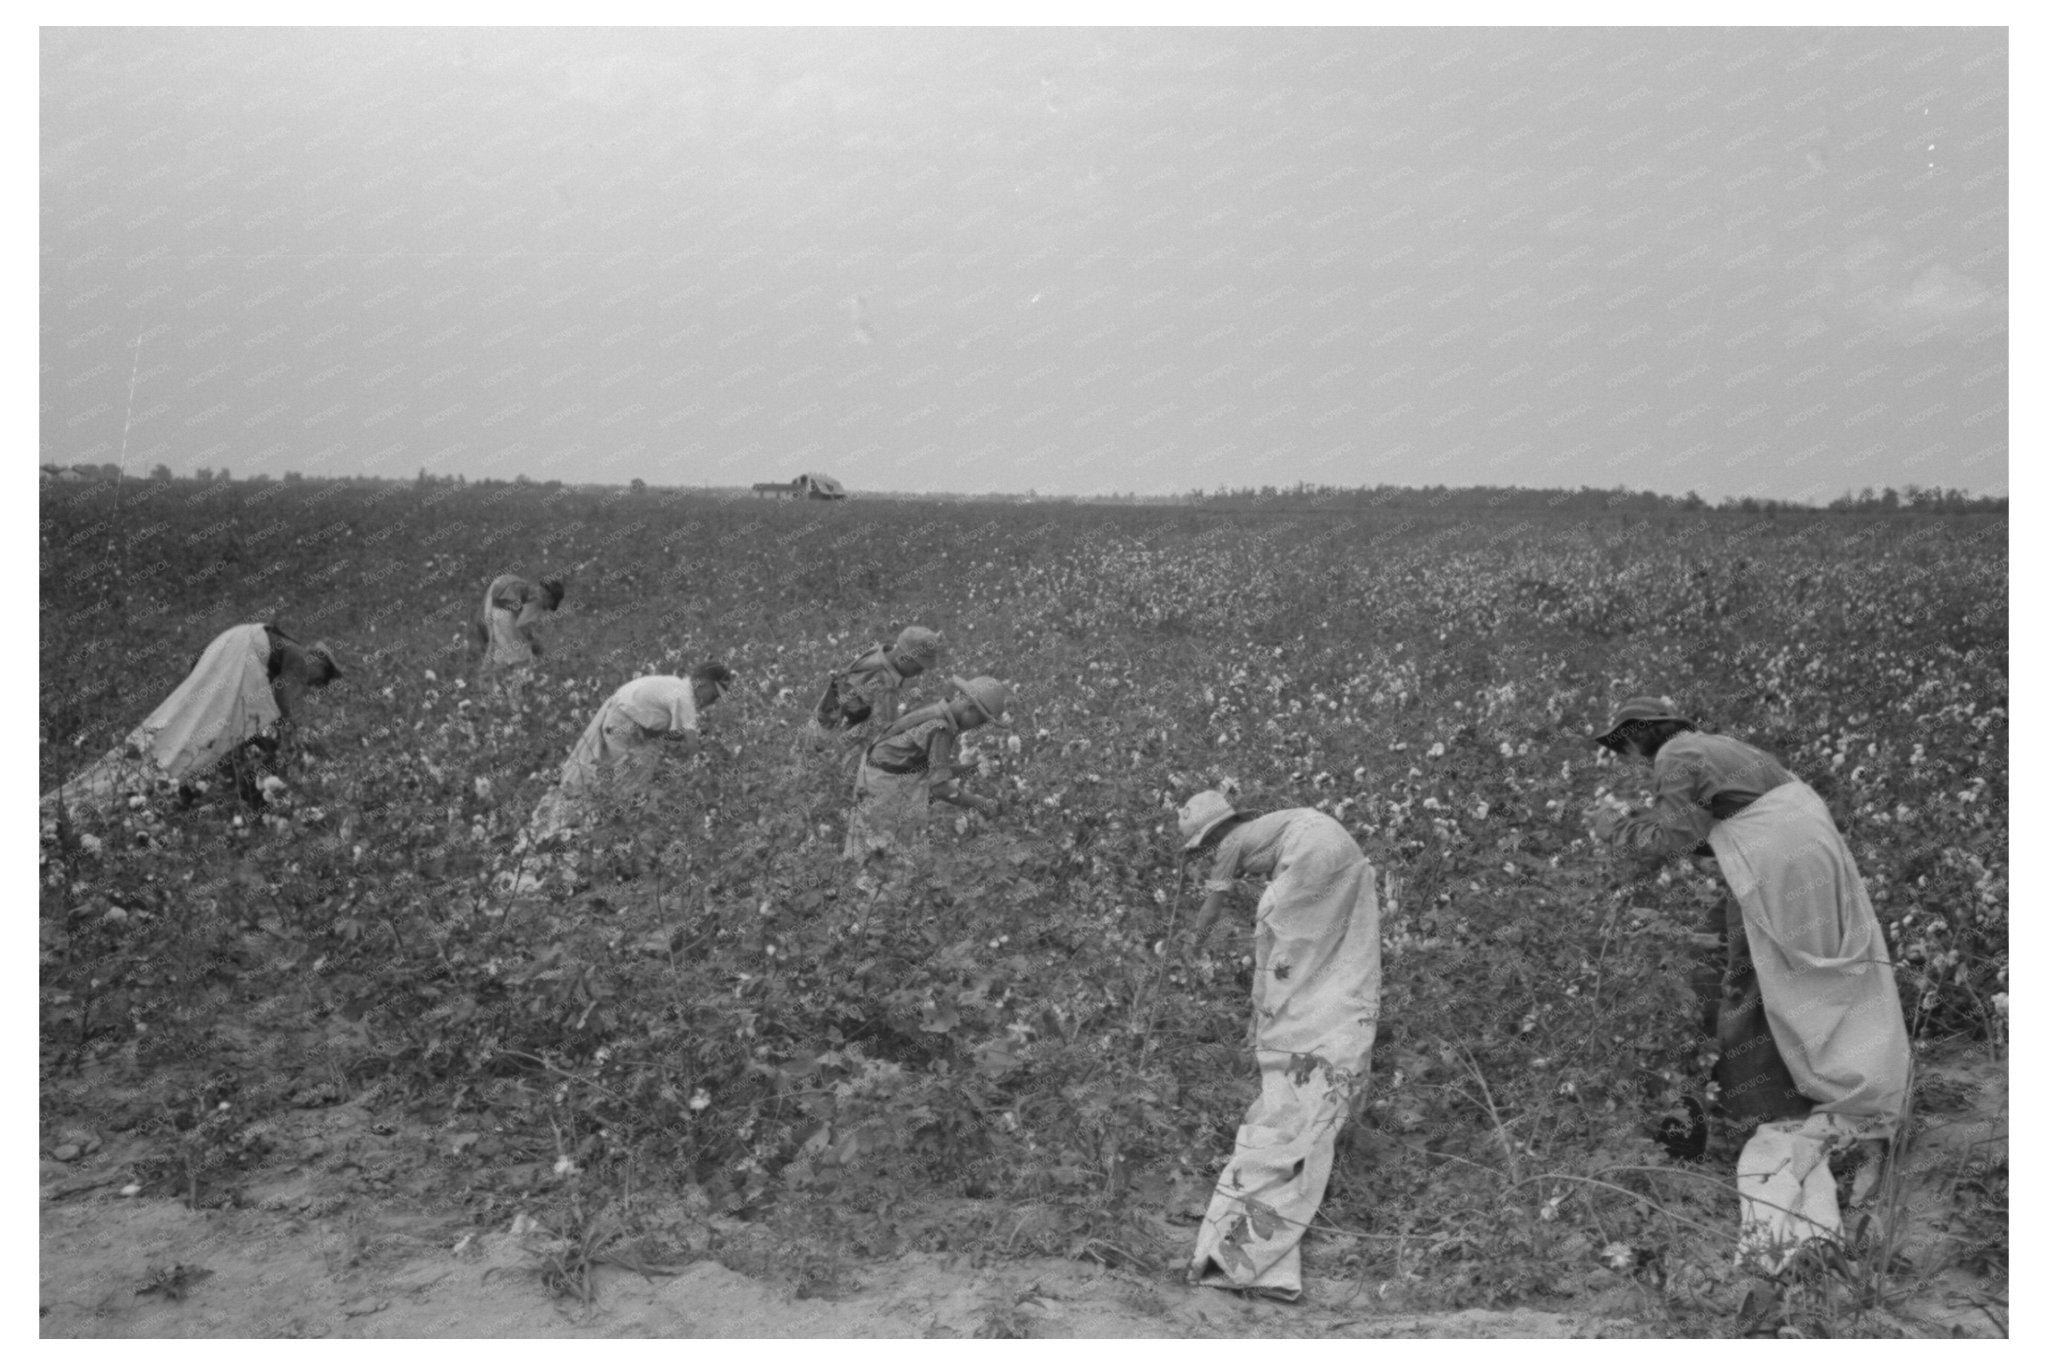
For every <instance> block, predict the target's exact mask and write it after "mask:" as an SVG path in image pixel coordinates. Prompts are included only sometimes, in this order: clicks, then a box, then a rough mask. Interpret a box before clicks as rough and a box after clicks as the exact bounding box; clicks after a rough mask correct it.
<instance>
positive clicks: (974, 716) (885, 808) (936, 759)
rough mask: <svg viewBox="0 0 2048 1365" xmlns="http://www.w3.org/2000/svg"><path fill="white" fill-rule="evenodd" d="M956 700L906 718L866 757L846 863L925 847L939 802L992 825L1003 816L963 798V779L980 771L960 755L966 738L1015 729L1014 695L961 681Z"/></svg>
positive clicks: (990, 681)
mask: <svg viewBox="0 0 2048 1365" xmlns="http://www.w3.org/2000/svg"><path fill="white" fill-rule="evenodd" d="M953 692H954V695H953V696H951V697H949V698H947V699H946V700H945V701H938V702H932V703H931V704H930V705H928V706H920V707H918V708H917V709H916V710H914V711H910V712H908V713H906V714H904V715H901V716H898V717H897V718H896V720H895V721H894V722H893V723H891V724H890V725H889V726H887V727H886V728H885V729H884V730H883V731H882V733H881V734H880V735H879V736H878V737H877V738H876V739H875V740H874V741H873V742H872V743H870V744H869V745H868V746H867V748H866V749H865V750H863V751H862V753H861V761H860V769H859V771H857V772H856V773H855V774H854V778H853V809H852V810H851V811H850V812H849V813H848V815H847V818H846V846H845V849H844V851H843V853H842V856H843V857H845V858H846V859H848V860H849V861H859V862H866V861H867V860H869V859H871V858H875V857H879V856H881V855H883V854H885V853H888V852H891V851H894V850H899V849H905V848H911V847H915V846H917V845H918V844H921V843H922V842H923V841H924V837H925V823H926V820H927V818H928V816H929V813H930V809H931V802H933V801H935V800H936V801H944V802H947V803H948V804H950V805H955V806H963V807H965V808H966V809H968V810H973V811H980V812H981V813H982V814H983V815H985V816H987V817H989V818H990V819H994V818H995V816H996V815H997V813H998V812H999V810H1000V809H1001V808H1000V807H999V806H998V805H997V803H996V802H994V801H992V800H990V799H988V798H987V797H977V796H970V795H968V794H967V793H965V792H963V791H961V790H960V779H961V778H962V777H964V776H966V775H967V774H968V773H971V772H973V771H975V767H976V765H974V764H971V763H955V762H954V761H953V755H954V753H955V751H956V749H957V747H958V745H959V740H960V736H961V735H962V734H964V733H965V732H967V731H969V730H975V729H979V728H980V727H981V726H983V725H1003V724H1006V723H1007V722H1006V721H1005V719H1004V715H1003V713H1004V711H1005V709H1007V707H1008V706H1009V702H1010V690H1009V688H1007V687H1005V686H1004V685H1003V684H1002V683H999V682H997V681H996V680H995V679H994V678H971V679H969V678H957V677H956V678H954V679H953Z"/></svg>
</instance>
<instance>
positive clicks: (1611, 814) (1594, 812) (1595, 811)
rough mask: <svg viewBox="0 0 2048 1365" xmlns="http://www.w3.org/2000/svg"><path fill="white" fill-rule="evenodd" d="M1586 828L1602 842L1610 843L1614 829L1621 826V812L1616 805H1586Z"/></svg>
mask: <svg viewBox="0 0 2048 1365" xmlns="http://www.w3.org/2000/svg"><path fill="white" fill-rule="evenodd" d="M1585 818H1586V828H1587V830H1589V831H1590V832H1591V833H1592V835H1593V837H1594V838H1595V839H1597V840H1599V841H1600V842H1601V843H1603V844H1605V843H1609V842H1611V841H1612V840H1613V838H1614V831H1615V830H1617V829H1619V828H1621V812H1620V811H1618V810H1616V809H1615V808H1614V807H1612V806H1609V805H1603V804H1596V805H1591V806H1588V807H1586V811H1585Z"/></svg>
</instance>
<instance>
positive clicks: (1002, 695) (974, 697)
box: [953, 677, 1010, 725]
mask: <svg viewBox="0 0 2048 1365" xmlns="http://www.w3.org/2000/svg"><path fill="white" fill-rule="evenodd" d="M953 690H954V691H956V692H958V693H959V694H960V695H961V696H963V697H965V698H967V700H969V701H971V702H973V703H974V709H975V710H977V711H979V712H981V714H982V715H983V717H985V718H986V719H987V720H988V722H989V724H991V725H1001V724H1003V723H1004V719H1005V718H1004V716H1003V711H1004V709H1005V708H1007V707H1008V706H1009V704H1010V689H1009V688H1007V687H1005V686H1003V685H1002V684H1001V683H999V682H997V681H996V680H995V679H994V678H957V677H956V678H954V679H953Z"/></svg>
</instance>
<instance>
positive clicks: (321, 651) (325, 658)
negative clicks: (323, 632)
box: [306, 640, 341, 678]
mask: <svg viewBox="0 0 2048 1365" xmlns="http://www.w3.org/2000/svg"><path fill="white" fill-rule="evenodd" d="M306 657H307V658H309V659H318V660H320V662H322V663H324V664H326V665H327V671H328V672H329V673H331V674H333V675H334V676H335V677H337V678H338V677H340V676H341V662H340V660H338V659H336V658H335V657H334V646H332V645H330V644H328V643H327V642H326V641H325V640H315V641H314V642H313V643H312V644H310V645H307V646H306Z"/></svg>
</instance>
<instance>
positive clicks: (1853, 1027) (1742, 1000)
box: [1587, 697, 1911, 1271]
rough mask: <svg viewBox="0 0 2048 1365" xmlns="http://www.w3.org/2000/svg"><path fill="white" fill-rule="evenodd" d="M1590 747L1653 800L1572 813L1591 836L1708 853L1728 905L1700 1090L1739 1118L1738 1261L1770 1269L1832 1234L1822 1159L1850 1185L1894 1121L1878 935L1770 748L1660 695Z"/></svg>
mask: <svg viewBox="0 0 2048 1365" xmlns="http://www.w3.org/2000/svg"><path fill="white" fill-rule="evenodd" d="M1594 739H1595V742H1597V743H1598V744H1600V745H1602V746H1603V747H1605V748H1607V749H1609V750H1612V751H1613V752H1614V753H1616V754H1619V755H1621V756H1622V757H1623V758H1624V759H1627V760H1630V761H1633V762H1637V763H1645V764H1648V765H1649V766H1650V770H1651V774H1652V780H1653V783H1654V786H1655V789H1656V798H1655V802H1654V804H1653V805H1652V806H1651V808H1650V809H1649V811H1648V812H1647V813H1635V812H1631V811H1628V810H1627V809H1625V808H1620V807H1617V806H1615V805H1611V804H1610V805H1606V806H1601V807H1596V808H1595V809H1593V810H1591V811H1589V812H1588V820H1587V823H1588V825H1589V827H1590V829H1591V831H1592V833H1593V835H1594V837H1595V839H1596V840H1598V841H1600V842H1603V843H1606V844H1608V845H1609V846H1610V847H1612V848H1614V849H1615V850H1617V851H1618V852H1620V853H1622V854H1624V855H1627V856H1632V857H1635V858H1637V859H1641V860H1644V861H1653V862H1654V861H1661V860H1663V859H1666V858H1671V857H1676V856H1679V855H1682V854H1686V853H1692V854H1695V855H1697V856H1702V857H1707V858H1711V859H1713V860H1714V865H1715V866H1716V867H1717V868H1718V869H1719V871H1720V874H1721V876H1722V878H1723V880H1724V881H1725V882H1726V884H1727V887H1728V890H1729V893H1730V895H1731V896H1732V898H1733V900H1734V902H1735V904H1734V906H1732V907H1731V906H1728V905H1727V904H1726V902H1724V903H1723V906H1722V908H1721V911H1720V913H1719V916H1718V918H1720V920H1721V921H1722V922H1721V924H1720V925H1719V926H1718V928H1719V930H1720V932H1721V934H1722V936H1723V937H1724V938H1725V941H1726V944H1727V952H1726V957H1725V967H1724V970H1723V975H1722V985H1721V991H1720V998H1719V1000H1718V1002H1716V1004H1715V1007H1714V1008H1713V1009H1712V1010H1710V1011H1709V1013H1710V1015H1711V1016H1712V1022H1713V1024H1714V1032H1715V1034H1716V1037H1717V1039H1718V1042H1719V1048H1720V1058H1719V1060H1718V1061H1717V1062H1716V1063H1715V1070H1714V1079H1715V1082H1716V1088H1717V1089H1718V1090H1719V1092H1720V1099H1719V1102H1720V1105H1721V1108H1722V1111H1723V1112H1724V1113H1725V1114H1726V1115H1727V1116H1728V1117H1730V1118H1731V1119H1733V1120H1735V1121H1736V1122H1737V1123H1738V1124H1741V1125H1744V1126H1747V1125H1748V1124H1752V1123H1753V1124H1755V1125H1756V1128H1755V1132H1754V1135H1753V1136H1751V1137H1750V1138H1749V1139H1748V1141H1747V1143H1746V1144H1745V1145H1744V1147H1743V1149H1742V1154H1741V1156H1740V1157H1739V1158H1738V1160H1737V1163H1736V1188H1737V1191H1738V1193H1739V1194H1740V1195H1741V1196H1742V1239H1741V1253H1740V1254H1741V1256H1742V1259H1743V1260H1744V1262H1745V1263H1746V1264H1748V1265H1749V1266H1751V1267H1752V1268H1755V1269H1760V1270H1764V1271H1774V1270H1776V1269H1778V1268H1779V1267H1780V1266H1781V1265H1782V1264H1783V1262H1784V1261H1785V1259H1786V1258H1787V1257H1788V1256H1789V1255H1790V1253H1791V1252H1792V1251H1793V1250H1795V1249H1796V1248H1797V1246H1798V1245H1799V1244H1801V1243H1803V1242H1805V1241H1807V1240H1809V1239H1812V1238H1815V1237H1829V1236H1834V1235H1836V1234H1838V1233H1839V1231H1840V1228H1841V1210H1840V1207H1839V1205H1838V1203H1837V1201H1836V1197H1835V1181H1834V1176H1833V1175H1832V1174H1831V1173H1830V1171H1829V1168H1828V1166H1829V1163H1828V1158H1829V1157H1830V1156H1831V1155H1835V1154H1843V1155H1851V1156H1852V1159H1856V1158H1861V1159H1864V1160H1865V1165H1864V1168H1863V1170H1862V1171H1861V1172H1860V1175H1861V1178H1860V1179H1859V1182H1858V1184H1859V1186H1860V1187H1861V1188H1862V1189H1864V1190H1867V1189H1868V1187H1869V1186H1870V1185H1871V1184H1873V1183H1874V1180H1875V1176H1876V1171H1877V1167H1876V1164H1875V1163H1874V1162H1869V1161H1868V1158H1869V1156H1870V1155H1871V1153H1872V1150H1873V1148H1875V1147H1876V1146H1877V1145H1878V1144H1880V1143H1881V1142H1882V1140H1883V1139H1886V1138H1888V1137H1890V1136H1891V1134H1892V1133H1893V1131H1894V1130H1895V1129H1896V1128H1897V1126H1898V1123H1899V1120H1900V1118H1901V1116H1902V1115H1903V1113H1904V1108H1905V1101H1906V1089H1907V1069H1908V1065H1909V1063H1910V1060H1911V1050H1910V1047H1909V1045H1908V1043H1907V1039H1906V1024H1905V1015H1904V1012H1903V1011H1902V1010H1901V1009H1900V1007H1899V995H1898V987H1897V983H1896V982H1895V981H1894V980H1893V976H1892V964H1891V955H1890V953H1889V951H1888V950H1887V949H1886V947H1885V941H1884V932H1883V930H1882V928H1881V927H1880V926H1879V925H1878V922H1877V915H1876V913H1875V912H1874V911H1873V910H1872V908H1871V904H1870V897H1869V895H1868V893H1867V892H1866V891H1865V889H1864V886H1863V878H1862V875H1861V874H1860V873H1859V872H1858V871H1857V868H1856V860H1855V858H1854V857H1853V856H1852V855H1851V854H1850V852H1849V848H1848V845H1847V844H1845V843H1844V842H1843V840H1842V835H1841V832H1840V831H1839V830H1837V829H1836V828H1835V822H1834V820H1833V818H1832V817H1831V816H1830V815H1829V814H1828V808H1827V805H1826V803H1825V802H1823V801H1822V800H1821V799H1820V797H1819V795H1818V794H1817V793H1815V792H1814V790H1813V788H1811V787H1809V786H1807V785H1806V784H1805V783H1804V782H1801V781H1800V780H1799V779H1798V778H1797V777H1794V776H1793V775H1792V774H1791V773H1790V772H1788V771H1786V769H1785V768H1784V766H1783V765H1782V764H1780V763H1779V762H1778V760H1777V759H1775V758H1773V757H1772V756H1771V755H1770V754H1768V753H1765V752H1764V751H1763V750H1761V749H1758V748H1755V747H1754V746H1752V745H1748V744H1744V743H1742V742H1741V741H1740V740H1736V739H1731V738H1729V737H1727V736H1725V735H1710V734H1704V733H1702V732H1701V731H1700V730H1699V728H1698V727H1697V725H1695V723H1694V722H1693V721H1692V720H1691V719H1690V718H1688V717H1687V716H1685V715H1684V714H1682V713H1681V712H1680V711H1679V710H1678V709H1677V707H1676V706H1675V704H1673V703H1672V702H1671V701H1670V700H1669V699H1668V698H1663V697H1632V698H1630V699H1629V700H1628V701H1627V702H1625V703H1623V705H1622V707H1621V709H1620V710H1619V711H1618V712H1617V713H1616V715H1615V718H1614V721H1613V723H1612V724H1611V725H1609V726H1608V727H1607V729H1606V730H1605V731H1604V732H1602V733H1601V734H1599V735H1596V736H1595V737H1594ZM1864 1144H1869V1145H1868V1146H1864ZM1858 1147H1862V1150H1860V1151H1854V1150H1853V1149H1856V1148H1858Z"/></svg>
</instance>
